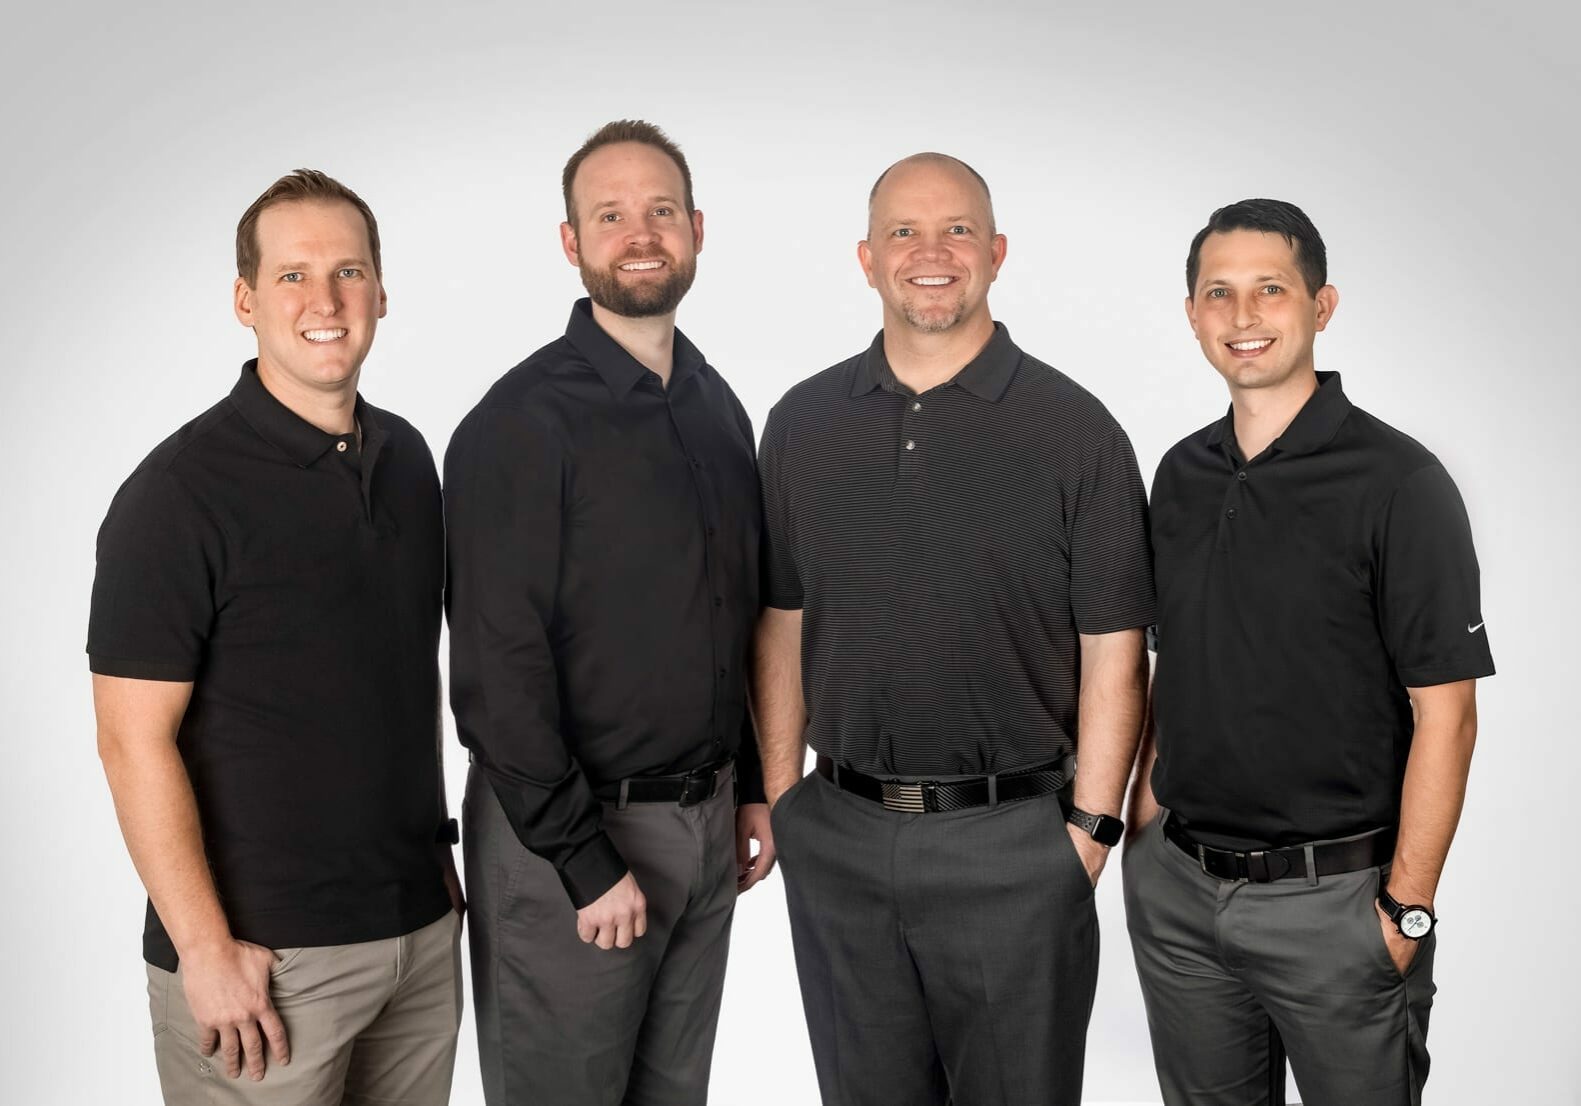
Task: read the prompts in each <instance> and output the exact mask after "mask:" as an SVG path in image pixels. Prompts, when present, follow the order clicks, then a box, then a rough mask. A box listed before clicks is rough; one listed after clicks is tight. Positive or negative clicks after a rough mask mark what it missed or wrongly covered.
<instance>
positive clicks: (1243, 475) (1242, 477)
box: [1235, 469, 1246, 480]
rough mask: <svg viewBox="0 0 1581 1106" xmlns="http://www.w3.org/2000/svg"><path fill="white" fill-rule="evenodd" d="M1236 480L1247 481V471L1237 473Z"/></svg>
mask: <svg viewBox="0 0 1581 1106" xmlns="http://www.w3.org/2000/svg"><path fill="white" fill-rule="evenodd" d="M1235 479H1237V480H1245V479H1246V470H1245V469H1242V470H1241V471H1240V472H1238V473H1236V474H1235Z"/></svg>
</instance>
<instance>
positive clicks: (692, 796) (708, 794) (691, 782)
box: [680, 768, 719, 806]
mask: <svg viewBox="0 0 1581 1106" xmlns="http://www.w3.org/2000/svg"><path fill="white" fill-rule="evenodd" d="M718 789H719V769H718V768H715V769H713V770H712V771H710V772H708V773H707V774H706V775H696V774H693V775H689V776H687V777H686V780H685V782H684V783H682V784H681V801H680V805H681V806H696V805H697V804H698V803H704V802H707V801H708V800H709V799H712V798H713V797H714V792H715V791H717V790H718Z"/></svg>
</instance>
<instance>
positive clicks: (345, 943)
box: [88, 169, 462, 1106]
mask: <svg viewBox="0 0 1581 1106" xmlns="http://www.w3.org/2000/svg"><path fill="white" fill-rule="evenodd" d="M378 242H379V239H378V229H377V226H376V224H375V223H374V219H373V214H372V212H370V211H369V210H368V207H367V205H366V204H365V203H363V202H362V200H361V199H360V198H358V197H357V195H356V194H355V193H353V192H352V191H351V190H350V189H348V188H346V187H345V186H344V185H342V184H340V183H339V182H337V181H335V180H333V179H331V178H330V177H328V176H325V175H324V174H323V173H319V172H316V171H314V170H308V169H303V170H298V171H297V172H296V173H293V174H291V175H289V176H286V177H283V178H282V179H281V180H279V181H277V182H276V183H275V184H274V185H273V186H271V187H270V188H269V189H268V190H267V191H266V192H265V193H264V194H263V195H262V196H260V197H259V198H258V200H257V201H255V202H254V203H253V205H252V206H251V207H250V208H249V209H248V211H247V213H246V215H244V216H243V218H242V220H241V223H240V224H239V225H238V227H237V233H236V262H237V278H236V284H235V289H234V291H235V310H236V317H237V318H238V319H239V320H240V321H241V322H242V324H243V325H244V326H247V327H250V328H252V330H253V332H254V334H255V335H256V338H257V343H258V356H257V359H256V360H253V361H249V362H248V363H247V364H246V365H244V366H243V367H242V372H241V378H240V380H239V381H238V382H237V384H236V386H235V388H233V389H232V390H231V394H230V396H229V397H227V398H226V399H224V400H222V401H220V402H219V403H218V404H216V405H215V406H214V407H212V408H210V409H209V410H208V411H207V412H205V413H204V414H202V415H200V416H198V418H196V419H194V420H193V421H192V422H189V423H188V424H187V425H186V426H184V427H182V428H181V429H180V430H178V431H176V433H175V434H174V435H172V436H171V437H170V438H168V439H166V440H165V442H164V443H163V444H161V445H160V446H159V447H158V448H156V449H155V450H154V451H153V452H152V453H151V454H149V456H148V457H147V459H145V460H144V461H143V463H142V464H141V465H139V466H138V468H137V470H136V471H135V472H134V473H133V474H132V475H131V477H130V478H129V479H128V480H127V481H126V483H125V484H123V485H122V487H121V490H120V491H119V492H118V493H117V494H116V497H115V501H114V502H113V503H112V504H111V505H110V511H109V514H108V515H107V517H106V518H105V521H104V526H103V528H102V529H101V530H100V532H99V546H98V571H97V574H96V576H95V578H94V585H93V605H92V614H91V616H90V622H89V628H88V654H89V667H90V668H91V669H92V670H93V673H94V677H93V695H94V707H95V710H96V712H97V715H98V739H99V753H100V756H101V757H102V759H103V761H104V769H105V774H106V776H107V777H108V779H109V783H110V791H111V794H112V795H113V796H114V799H115V807H116V813H117V815H118V816H119V818H120V822H121V829H122V832H123V834H124V835H125V838H126V844H127V849H128V851H129V852H130V853H131V854H132V860H133V862H134V863H135V864H136V866H137V870H138V874H139V875H140V876H141V877H142V879H143V883H144V885H145V886H146V887H147V889H148V897H149V907H148V914H147V925H146V929H145V931H144V937H143V956H144V959H145V960H146V961H147V963H148V967H147V973H148V995H149V1007H150V1011H151V1014H152V1018H153V1023H154V1055H155V1058H156V1060H157V1062H158V1067H159V1077H160V1082H161V1084H162V1085H163V1088H164V1095H165V1101H166V1102H167V1103H171V1104H182V1106H187V1104H194V1106H195V1104H197V1103H200V1102H202V1103H214V1102H225V1103H292V1104H307V1106H319V1104H322V1106H331V1104H338V1103H342V1102H346V1103H351V1102H357V1103H361V1102H389V1103H408V1104H411V1106H419V1104H429V1103H436V1102H443V1101H445V1100H446V1099H448V1097H449V1093H450V1078H451V1069H452V1066H453V1063H454V1060H455V1042H456V1029H457V1026H458V1024H459V1022H460V1019H461V994H460V979H459V973H458V965H459V951H460V947H459V943H458V942H459V934H460V911H461V909H462V904H461V899H460V887H459V884H458V882H457V881H456V878H455V869H454V866H453V864H452V862H451V859H450V842H451V841H453V840H454V823H453V822H450V821H449V819H448V817H447V815H446V811H445V800H444V785H443V780H442V770H441V759H440V754H439V741H438V738H439V734H438V720H439V709H440V706H439V668H438V656H437V654H438V648H439V618H440V588H441V586H442V584H443V560H444V538H443V529H442V526H443V523H442V518H441V511H440V502H439V481H438V477H437V474H436V473H435V471H434V463H433V458H432V457H431V456H430V454H429V452H428V447H427V446H426V445H425V444H424V442H423V439H422V436H421V435H419V434H418V432H417V431H416V430H415V429H413V428H412V426H411V425H410V424H408V423H407V422H406V421H405V420H403V419H401V418H399V417H397V416H395V415H392V414H390V413H389V412H388V411H381V410H379V409H378V408H376V407H373V406H372V405H371V404H369V403H367V402H365V401H364V400H363V399H362V397H361V396H360V395H359V394H358V392H357V381H358V378H359V375H360V372H361V368H362V363H363V359H364V358H365V357H366V356H367V353H368V349H369V347H370V346H371V344H372V342H373V334H374V329H375V327H376V325H377V323H378V320H379V319H380V318H382V317H383V316H384V311H385V294H384V286H383V282H382V279H381V277H380V268H379V245H378ZM452 908H454V909H452ZM216 1052H217V1053H218V1055H217V1056H216ZM244 1067H245V1069H246V1071H247V1074H248V1076H249V1079H248V1080H246V1081H239V1080H238V1079H237V1077H238V1076H239V1075H240V1074H241V1072H242V1070H243V1068H244ZM225 1076H229V1077H230V1078H229V1079H227V1078H225Z"/></svg>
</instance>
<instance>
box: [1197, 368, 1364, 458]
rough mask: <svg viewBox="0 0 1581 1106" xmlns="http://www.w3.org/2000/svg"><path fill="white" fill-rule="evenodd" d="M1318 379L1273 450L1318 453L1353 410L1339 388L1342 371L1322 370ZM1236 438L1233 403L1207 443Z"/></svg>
mask: <svg viewBox="0 0 1581 1106" xmlns="http://www.w3.org/2000/svg"><path fill="white" fill-rule="evenodd" d="M1317 381H1318V386H1317V391H1315V392H1313V393H1312V394H1311V395H1310V396H1308V397H1307V401H1306V402H1305V403H1303V404H1302V405H1301V410H1299V411H1297V412H1296V417H1295V418H1293V419H1291V420H1290V425H1289V426H1287V427H1285V432H1284V433H1283V434H1281V435H1279V437H1277V438H1275V439H1274V440H1273V443H1272V444H1271V445H1270V446H1269V448H1270V449H1276V450H1278V451H1279V452H1280V453H1286V454H1289V455H1291V456H1300V455H1301V454H1303V453H1316V452H1317V451H1318V450H1320V449H1322V448H1323V447H1324V446H1326V445H1328V443H1329V442H1331V441H1333V440H1334V435H1335V434H1338V433H1339V428H1340V426H1341V425H1343V424H1344V422H1345V418H1346V416H1347V415H1349V414H1350V411H1351V402H1350V400H1349V399H1347V398H1346V397H1345V390H1344V389H1343V388H1341V387H1340V380H1339V373H1327V372H1320V373H1318V374H1317ZM1234 440H1235V407H1234V405H1231V407H1230V409H1229V410H1228V411H1226V412H1225V414H1224V417H1223V418H1222V419H1220V420H1219V421H1218V422H1216V423H1214V424H1213V426H1212V427H1211V428H1210V429H1209V430H1208V444H1209V445H1224V444H1225V443H1227V442H1233V441H1234Z"/></svg>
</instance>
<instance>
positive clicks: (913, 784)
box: [818, 753, 1076, 814]
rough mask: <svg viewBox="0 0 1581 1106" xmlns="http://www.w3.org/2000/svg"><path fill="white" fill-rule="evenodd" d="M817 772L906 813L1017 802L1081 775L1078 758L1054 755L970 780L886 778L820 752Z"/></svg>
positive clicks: (859, 793) (848, 788) (850, 790)
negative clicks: (1045, 760)
mask: <svg viewBox="0 0 1581 1106" xmlns="http://www.w3.org/2000/svg"><path fill="white" fill-rule="evenodd" d="M818 774H819V775H820V776H822V777H823V778H824V779H826V780H828V781H829V782H830V783H832V784H834V785H835V786H836V787H838V788H839V789H840V790H841V791H849V792H850V793H851V794H853V795H857V796H860V797H861V798H864V799H871V800H872V801H873V802H875V803H881V804H883V806H884V809H886V810H899V811H904V812H905V813H907V814H938V813H941V812H943V811H947V810H966V809H969V808H971V807H974V806H993V805H994V804H996V803H1013V802H1015V801H1016V800H1018V799H1033V798H1036V797H1037V796H1039V795H1047V794H1049V793H1050V792H1051V791H1058V790H1060V789H1061V788H1062V787H1064V786H1065V785H1066V784H1068V783H1070V781H1071V780H1073V779H1075V778H1076V758H1075V757H1065V758H1064V759H1063V760H1051V761H1049V762H1048V763H1047V764H1040V765H1038V766H1037V767H1035V768H1023V769H1021V770H1020V771H1016V772H1004V773H1001V774H1000V775H997V776H978V777H977V778H976V779H970V780H950V781H948V782H945V781H941V780H885V779H879V778H878V777H876V776H864V775H863V774H862V773H860V772H854V771H852V770H851V769H849V768H842V767H839V766H838V765H836V764H835V762H834V761H832V760H830V759H829V758H828V757H826V756H824V755H823V754H822V753H820V754H819V755H818Z"/></svg>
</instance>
